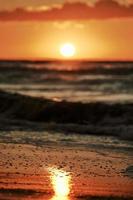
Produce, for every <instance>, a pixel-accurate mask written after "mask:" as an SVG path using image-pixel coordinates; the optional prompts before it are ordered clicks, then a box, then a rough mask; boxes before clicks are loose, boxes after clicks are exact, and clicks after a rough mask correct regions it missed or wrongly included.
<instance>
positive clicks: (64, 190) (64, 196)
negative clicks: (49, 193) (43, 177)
mask: <svg viewBox="0 0 133 200" xmlns="http://www.w3.org/2000/svg"><path fill="white" fill-rule="evenodd" d="M48 171H49V173H50V179H51V183H52V186H53V190H54V196H53V197H52V199H51V200H69V194H70V190H71V176H70V174H69V173H68V172H66V171H63V170H59V169H57V168H49V169H48Z"/></svg>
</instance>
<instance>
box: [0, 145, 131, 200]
mask: <svg viewBox="0 0 133 200" xmlns="http://www.w3.org/2000/svg"><path fill="white" fill-rule="evenodd" d="M0 149H1V152H0V157H1V161H0V199H3V200H4V199H13V200H14V199H17V198H18V196H19V199H45V200H46V199H51V200H52V199H54V194H55V192H56V191H54V186H53V184H52V179H53V177H54V176H56V177H57V184H58V176H59V177H61V178H62V180H63V179H64V178H65V177H67V178H68V177H69V179H70V180H69V184H68V185H67V187H68V188H69V189H70V194H69V197H62V198H66V199H74V198H75V199H77V198H79V197H82V199H89V197H90V196H93V197H95V196H99V198H100V197H101V196H103V197H104V196H105V197H106V196H107V197H110V196H114V197H117V198H118V197H121V198H122V197H126V199H127V197H130V198H131V197H133V192H132V188H133V179H132V174H128V172H127V171H126V169H127V168H128V167H129V166H131V164H132V159H131V158H132V153H129V152H124V153H123V152H118V151H116V150H115V151H113V150H109V149H97V148H96V149H94V148H89V147H88V148H85V147H83V146H78V147H76V146H71V145H70V146H64V145H58V144H57V145H56V144H54V145H52V144H49V145H48V144H47V145H44V146H43V147H38V146H33V145H25V144H4V143H3V144H2V143H1V144H0ZM60 173H61V174H60ZM55 184H56V182H55ZM125 186H126V187H125ZM6 191H7V192H6ZM9 195H10V196H9ZM62 198H61V197H60V195H59V197H58V198H57V199H58V200H60V199H61V200H63V199H62ZM55 199H56V198H55Z"/></svg>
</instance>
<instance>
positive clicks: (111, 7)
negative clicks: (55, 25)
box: [0, 0, 133, 21]
mask: <svg viewBox="0 0 133 200" xmlns="http://www.w3.org/2000/svg"><path fill="white" fill-rule="evenodd" d="M132 17H133V5H130V6H128V7H126V6H124V5H120V4H119V3H117V2H116V1H114V0H110V1H107V0H101V1H99V2H97V3H96V4H95V6H94V7H91V6H89V5H88V4H85V3H81V2H77V3H68V2H67V3H65V4H63V5H62V7H58V8H57V7H52V8H49V9H48V10H28V9H25V8H16V9H15V10H13V11H7V10H6V11H0V21H56V20H60V21H61V20H62V21H63V20H64V21H65V20H90V19H111V18H132Z"/></svg>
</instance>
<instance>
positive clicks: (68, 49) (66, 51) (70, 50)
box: [60, 43, 76, 58]
mask: <svg viewBox="0 0 133 200" xmlns="http://www.w3.org/2000/svg"><path fill="white" fill-rule="evenodd" d="M75 51H76V50H75V46H74V45H73V44H71V43H65V44H63V45H62V46H61V47H60V54H61V55H62V56H63V57H66V58H70V57H73V56H74V55H75Z"/></svg>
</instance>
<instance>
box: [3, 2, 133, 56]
mask: <svg viewBox="0 0 133 200" xmlns="http://www.w3.org/2000/svg"><path fill="white" fill-rule="evenodd" d="M65 43H71V44H73V45H74V47H75V49H76V51H75V55H74V56H73V59H94V60H95V59H98V60H99V59H100V60H104V59H106V60H107V59H109V60H133V45H132V44H133V0H100V1H96V0H79V1H76V0H73V1H72V0H69V1H65V0H13V1H11V0H4V1H3V0H0V58H1V59H54V58H55V59H62V58H63V57H62V55H61V54H60V48H61V46H62V45H64V44H65Z"/></svg>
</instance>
